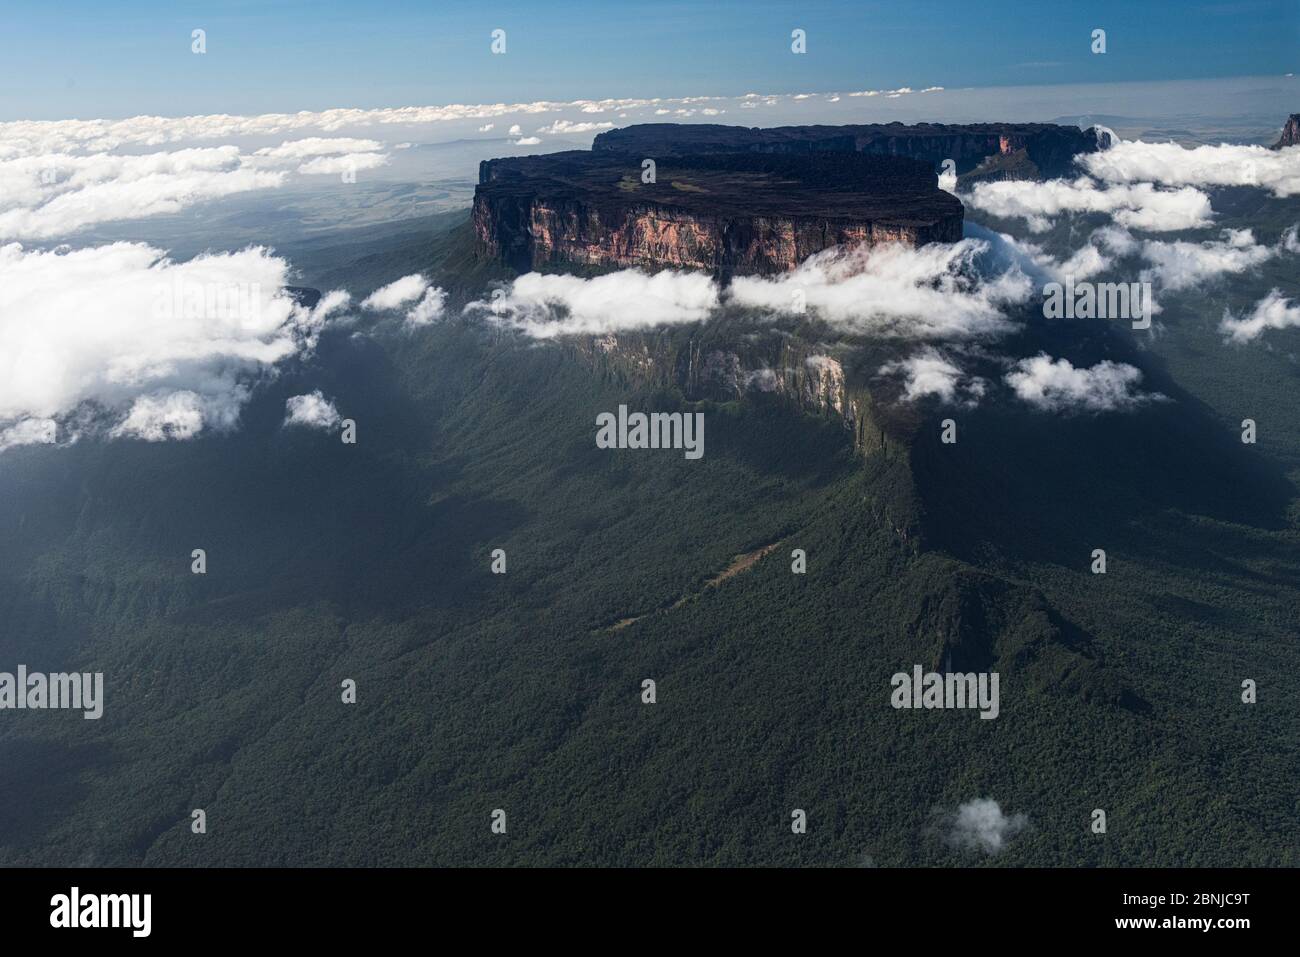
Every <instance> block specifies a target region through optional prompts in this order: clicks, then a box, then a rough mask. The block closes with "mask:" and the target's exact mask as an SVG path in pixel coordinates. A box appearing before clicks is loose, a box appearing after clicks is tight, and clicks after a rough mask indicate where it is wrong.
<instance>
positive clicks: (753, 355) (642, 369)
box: [568, 330, 899, 455]
mask: <svg viewBox="0 0 1300 957" xmlns="http://www.w3.org/2000/svg"><path fill="white" fill-rule="evenodd" d="M703 335H704V338H698V337H696V336H694V335H691V336H689V337H686V336H682V335H674V334H672V333H667V332H665V333H627V334H620V335H613V334H610V335H604V336H597V337H590V338H589V337H578V338H575V339H573V340H571V341H570V342H569V344H568V348H570V349H572V350H573V352H574V354H575V355H576V357H577V358H578V359H579V360H580V361H582V362H583V363H584V364H586V365H588V366H590V367H592V368H593V369H594V370H596V371H597V372H598V373H600V374H602V375H604V376H607V377H612V378H613V379H615V380H616V381H618V382H619V383H620V384H621V385H623V386H625V387H629V388H668V389H672V390H676V391H678V392H680V393H681V395H682V396H683V398H685V399H687V400H689V401H693V402H694V401H701V400H709V401H713V402H730V401H734V400H737V399H750V400H753V399H757V398H758V397H760V396H770V397H772V398H774V399H777V400H780V401H782V402H785V403H787V404H789V405H791V406H792V407H794V408H796V409H798V410H800V411H801V412H804V413H807V414H809V415H815V416H819V417H822V418H827V419H830V420H832V421H834V422H837V423H838V424H839V425H840V426H841V427H842V428H844V429H845V430H846V431H848V432H849V433H851V434H852V436H853V444H854V447H855V448H856V449H857V450H858V451H859V452H861V453H863V454H865V455H871V454H876V453H882V454H885V455H889V454H891V452H892V451H893V449H894V445H895V442H894V440H893V439H891V438H890V434H891V432H893V433H897V432H898V431H899V429H898V428H897V427H896V426H897V424H898V423H894V422H892V421H891V420H889V419H888V416H886V415H885V414H884V410H882V409H880V408H879V407H878V406H877V405H876V403H875V401H874V400H873V399H872V397H871V393H870V391H869V390H868V389H867V388H865V387H864V386H863V385H860V384H854V383H851V382H850V381H849V377H848V375H847V374H846V370H845V368H844V366H843V364H842V362H841V361H840V359H838V358H836V357H834V356H831V355H828V354H826V353H825V352H824V351H822V350H821V349H819V348H818V347H816V346H813V345H810V344H807V343H804V342H802V341H800V340H799V339H797V338H794V337H789V336H779V337H769V338H767V339H765V340H761V341H760V340H755V339H751V338H748V337H743V338H744V339H745V341H743V342H738V341H733V340H732V338H731V337H729V336H726V335H721V336H715V337H710V336H709V335H708V332H707V330H705V331H703Z"/></svg>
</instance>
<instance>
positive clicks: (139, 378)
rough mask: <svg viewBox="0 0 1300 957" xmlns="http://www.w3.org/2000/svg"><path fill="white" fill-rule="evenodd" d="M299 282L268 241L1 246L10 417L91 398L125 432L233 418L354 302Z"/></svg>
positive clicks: (4, 414)
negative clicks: (194, 250) (199, 245)
mask: <svg viewBox="0 0 1300 957" xmlns="http://www.w3.org/2000/svg"><path fill="white" fill-rule="evenodd" d="M288 278H289V266H288V263H287V262H285V261H284V260H283V259H280V258H278V257H276V256H273V255H271V253H270V252H268V251H267V250H266V249H264V248H261V247H253V248H249V249H245V250H242V251H240V252H234V253H219V254H209V255H203V256H198V257H196V258H194V259H192V260H189V261H188V262H183V263H178V262H173V261H172V260H170V259H168V258H167V256H166V254H165V253H164V252H163V251H162V250H159V249H156V248H154V247H152V246H148V245H145V244H143V243H125V242H122V243H112V244H108V245H103V246H96V247H90V248H85V249H77V250H71V251H65V250H63V249H60V250H54V251H40V250H27V249H24V248H23V247H22V246H21V245H19V244H17V243H11V244H9V245H6V246H0V427H3V428H5V429H14V428H19V429H20V430H21V429H25V428H31V426H22V425H21V423H22V422H23V421H24V420H32V419H38V420H40V419H44V420H58V419H59V418H60V417H61V416H68V415H70V414H72V413H73V412H74V411H76V410H77V409H78V408H79V407H81V406H82V405H83V404H86V403H89V404H90V405H91V406H92V407H93V408H94V409H95V410H98V411H97V413H96V414H100V415H105V416H107V417H108V418H109V419H110V420H111V422H112V427H111V433H112V434H115V435H121V436H137V437H140V438H145V439H150V440H157V439H163V438H187V437H190V436H193V435H195V434H197V433H198V432H199V431H200V430H202V429H204V428H208V427H211V428H217V429H226V428H232V427H233V426H234V425H235V424H236V423H237V421H238V417H239V412H240V409H241V408H242V406H243V404H244V402H245V401H246V400H247V398H248V395H249V393H250V390H251V388H252V386H253V385H254V384H255V383H256V382H257V380H258V379H259V378H260V377H262V376H265V375H268V374H273V370H274V367H275V366H276V364H277V363H280V362H283V361H285V360H287V359H290V358H292V357H295V356H299V355H303V354H305V353H308V352H310V350H311V349H313V348H314V346H315V342H316V339H317V337H318V336H319V333H320V330H321V328H322V326H323V324H324V323H325V321H326V318H327V317H328V316H329V315H330V314H331V313H333V312H336V311H338V310H339V309H340V308H342V307H343V306H345V305H346V304H347V296H346V293H342V292H335V293H331V294H329V295H327V296H325V297H324V298H323V299H322V300H321V301H320V303H319V304H318V305H317V306H316V307H315V308H314V309H307V308H305V307H304V306H302V305H299V304H298V303H297V302H296V301H295V300H294V299H293V298H292V297H291V296H289V295H288V294H287V293H285V292H284V291H283V287H284V286H285V285H286V282H287V280H288ZM17 434H25V433H21V432H20V433H15V435H17Z"/></svg>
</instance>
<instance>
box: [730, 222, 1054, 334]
mask: <svg viewBox="0 0 1300 957" xmlns="http://www.w3.org/2000/svg"><path fill="white" fill-rule="evenodd" d="M989 249H990V245H989V243H987V242H984V241H982V240H977V239H963V240H961V241H960V242H957V243H951V244H944V243H930V244H927V245H925V246H921V247H919V248H913V247H911V246H907V245H904V244H901V243H886V244H883V245H879V246H865V245H864V246H857V247H854V248H851V249H832V250H827V251H825V252H822V253H818V254H817V255H815V256H812V257H810V258H809V259H807V260H806V261H804V262H803V263H802V264H801V265H800V266H799V267H798V268H796V269H794V270H792V271H791V272H788V273H786V274H784V275H781V276H777V277H773V278H763V277H756V276H742V277H737V278H736V279H734V280H733V281H732V284H731V287H730V290H729V294H728V301H729V302H730V303H732V304H735V305H739V306H745V307H749V308H758V309H768V310H772V311H774V312H778V313H783V314H800V313H802V312H803V311H804V310H805V309H807V310H809V311H812V312H815V313H816V315H817V316H818V317H820V318H821V319H823V320H825V321H827V322H829V323H831V324H832V325H835V326H837V327H839V328H840V329H841V330H842V331H845V332H849V333H853V334H858V335H873V336H883V337H894V338H905V339H970V338H987V337H992V336H997V335H1001V334H1002V333H1005V332H1008V331H1009V330H1010V329H1011V328H1012V324H1011V323H1010V322H1009V321H1008V320H1007V319H1006V317H1005V316H1004V315H1003V313H1002V308H1003V307H1004V306H1006V305H1009V304H1014V303H1020V302H1024V301H1026V300H1027V299H1028V298H1029V296H1030V295H1031V293H1032V288H1033V286H1032V283H1031V282H1030V280H1029V278H1028V277H1027V276H1025V275H1024V274H1023V273H1022V272H1021V271H1020V270H1018V269H1017V268H1015V267H1012V268H1010V269H1008V270H1006V271H1004V272H1002V273H1000V274H999V275H996V276H991V277H984V276H980V275H979V274H978V271H977V269H976V264H977V260H979V259H980V257H981V256H983V255H984V254H985V253H987V252H988V251H989Z"/></svg>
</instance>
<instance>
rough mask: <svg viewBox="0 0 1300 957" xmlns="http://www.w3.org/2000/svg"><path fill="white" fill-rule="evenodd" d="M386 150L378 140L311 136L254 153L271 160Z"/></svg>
mask: <svg viewBox="0 0 1300 957" xmlns="http://www.w3.org/2000/svg"><path fill="white" fill-rule="evenodd" d="M383 148H384V144H382V143H380V142H379V141H378V140H362V139H353V138H350V137H344V136H309V137H307V138H305V139H300V140H287V141H285V142H284V143H281V144H280V145H279V146H267V147H264V148H263V149H260V150H258V151H257V152H256V153H254V154H253V155H254V156H265V157H267V158H269V159H305V158H307V157H310V156H336V155H338V154H341V153H375V152H378V151H379V150H381V149H383Z"/></svg>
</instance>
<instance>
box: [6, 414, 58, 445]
mask: <svg viewBox="0 0 1300 957" xmlns="http://www.w3.org/2000/svg"><path fill="white" fill-rule="evenodd" d="M58 431H59V426H58V423H57V422H55V421H54V420H53V419H23V420H21V421H19V422H15V423H14V424H13V425H11V426H9V427H8V428H7V429H0V452H3V451H4V450H5V449H10V448H13V447H15V446H18V445H53V444H54V441H55V439H56V437H57V436H58Z"/></svg>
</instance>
